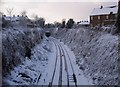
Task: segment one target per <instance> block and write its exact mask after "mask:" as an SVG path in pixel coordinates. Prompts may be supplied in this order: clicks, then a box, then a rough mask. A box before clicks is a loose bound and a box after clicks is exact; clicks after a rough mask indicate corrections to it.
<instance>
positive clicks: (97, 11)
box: [90, 6, 118, 16]
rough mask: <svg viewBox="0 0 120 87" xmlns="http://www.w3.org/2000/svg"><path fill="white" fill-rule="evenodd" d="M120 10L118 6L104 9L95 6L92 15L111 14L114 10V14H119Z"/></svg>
mask: <svg viewBox="0 0 120 87" xmlns="http://www.w3.org/2000/svg"><path fill="white" fill-rule="evenodd" d="M117 11H118V6H116V7H113V8H111V7H103V8H102V9H100V8H94V9H93V11H92V13H91V14H90V16H94V15H104V14H110V12H113V14H117Z"/></svg>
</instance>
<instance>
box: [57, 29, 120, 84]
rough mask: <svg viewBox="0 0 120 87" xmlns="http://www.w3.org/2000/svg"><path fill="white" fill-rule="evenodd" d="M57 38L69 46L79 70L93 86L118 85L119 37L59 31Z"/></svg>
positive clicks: (86, 30)
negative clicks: (91, 80) (88, 77)
mask: <svg viewBox="0 0 120 87" xmlns="http://www.w3.org/2000/svg"><path fill="white" fill-rule="evenodd" d="M57 38H59V39H60V40H61V41H63V42H64V43H65V44H67V45H69V47H70V48H71V50H72V51H73V52H74V53H75V56H76V63H77V64H78V66H79V68H80V69H82V70H83V71H84V73H85V75H87V76H90V77H91V78H92V79H93V81H94V83H95V84H99V85H107V84H109V85H118V84H119V63H120V61H119V56H120V55H119V53H118V52H119V50H118V46H119V36H114V35H111V34H108V33H105V32H98V31H96V30H91V29H70V30H67V31H66V30H62V29H61V30H59V31H58V33H57Z"/></svg>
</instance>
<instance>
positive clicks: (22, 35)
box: [2, 28, 41, 75]
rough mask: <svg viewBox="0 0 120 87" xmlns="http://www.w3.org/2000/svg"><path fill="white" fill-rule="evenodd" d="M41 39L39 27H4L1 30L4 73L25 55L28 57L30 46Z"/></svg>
mask: <svg viewBox="0 0 120 87" xmlns="http://www.w3.org/2000/svg"><path fill="white" fill-rule="evenodd" d="M40 41H41V30H40V29H22V28H18V29H5V30H4V31H2V64H3V65H2V69H3V75H6V74H7V73H9V72H10V71H11V69H13V68H14V67H15V66H18V65H19V64H20V63H21V62H22V61H24V60H25V57H28V58H30V56H31V48H33V47H34V46H35V44H37V43H39V42H40Z"/></svg>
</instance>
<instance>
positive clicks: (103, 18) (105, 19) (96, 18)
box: [90, 6, 118, 27]
mask: <svg viewBox="0 0 120 87" xmlns="http://www.w3.org/2000/svg"><path fill="white" fill-rule="evenodd" d="M117 11H118V6H109V7H103V6H101V7H100V8H94V9H93V11H92V13H91V14H90V26H91V27H95V26H105V25H113V24H114V23H115V21H116V18H117Z"/></svg>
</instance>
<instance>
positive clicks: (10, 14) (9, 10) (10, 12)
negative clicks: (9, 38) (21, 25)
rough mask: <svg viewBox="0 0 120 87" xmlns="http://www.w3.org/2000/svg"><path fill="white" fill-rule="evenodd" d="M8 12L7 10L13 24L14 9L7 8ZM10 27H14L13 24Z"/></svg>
mask: <svg viewBox="0 0 120 87" xmlns="http://www.w3.org/2000/svg"><path fill="white" fill-rule="evenodd" d="M6 10H7V13H8V15H9V16H10V22H12V18H11V16H12V14H13V10H14V8H7V9H6ZM10 26H11V27H12V25H11V24H10Z"/></svg>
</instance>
